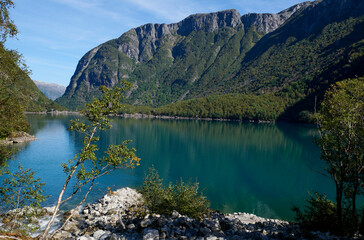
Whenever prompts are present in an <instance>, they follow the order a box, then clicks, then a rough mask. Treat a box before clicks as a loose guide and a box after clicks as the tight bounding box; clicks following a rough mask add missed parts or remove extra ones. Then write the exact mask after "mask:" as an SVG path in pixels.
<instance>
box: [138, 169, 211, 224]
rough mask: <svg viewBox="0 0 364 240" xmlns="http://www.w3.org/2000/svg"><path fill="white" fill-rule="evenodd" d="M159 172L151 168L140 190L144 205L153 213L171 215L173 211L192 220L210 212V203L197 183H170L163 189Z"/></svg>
mask: <svg viewBox="0 0 364 240" xmlns="http://www.w3.org/2000/svg"><path fill="white" fill-rule="evenodd" d="M162 182H163V180H162V179H160V178H159V174H158V171H157V170H156V169H155V168H154V167H151V168H149V171H148V173H146V174H145V176H144V181H143V185H142V186H141V187H140V188H139V189H138V190H139V192H140V193H141V194H142V195H143V198H144V204H145V206H146V207H147V208H148V210H149V211H150V212H152V213H157V214H165V215H170V214H171V213H172V211H173V210H176V211H177V212H179V213H180V214H183V215H187V216H189V217H191V218H197V219H200V218H202V217H203V216H204V215H205V214H207V213H208V212H209V202H208V201H207V200H206V197H204V196H203V194H202V193H201V192H200V191H199V186H198V185H199V184H198V183H197V182H191V181H188V182H186V183H185V182H183V181H182V179H181V180H180V181H177V182H176V183H175V184H172V183H170V184H169V186H168V187H167V188H164V187H163V183H162Z"/></svg>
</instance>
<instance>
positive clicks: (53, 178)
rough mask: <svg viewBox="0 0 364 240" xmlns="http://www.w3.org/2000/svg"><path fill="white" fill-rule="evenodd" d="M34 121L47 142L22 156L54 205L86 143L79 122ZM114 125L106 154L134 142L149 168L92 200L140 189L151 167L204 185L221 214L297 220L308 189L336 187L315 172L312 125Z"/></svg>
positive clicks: (102, 185) (103, 144)
mask: <svg viewBox="0 0 364 240" xmlns="http://www.w3.org/2000/svg"><path fill="white" fill-rule="evenodd" d="M28 118H29V121H30V123H31V125H32V133H33V134H35V135H36V137H37V138H38V139H39V140H38V141H35V142H32V143H31V144H29V146H28V147H27V148H26V149H24V150H22V151H21V152H20V153H19V154H18V155H17V157H18V159H19V161H21V162H22V164H23V165H25V167H26V168H33V170H35V171H37V175H38V176H39V177H41V178H42V179H43V181H44V182H46V183H47V185H46V194H49V195H52V196H51V198H50V199H49V200H48V204H52V203H53V202H54V201H55V196H56V194H58V193H59V191H60V187H61V184H63V181H64V178H65V175H64V173H63V171H62V168H61V166H60V164H61V163H63V162H65V161H67V160H68V159H72V158H73V157H74V155H75V154H76V153H77V152H78V151H79V149H81V147H82V138H81V136H80V135H79V134H77V133H74V132H69V131H67V127H68V126H69V120H70V119H73V118H78V116H76V117H73V116H42V115H38V116H28ZM112 124H113V128H112V129H111V130H110V131H106V132H101V133H100V145H99V147H100V151H99V153H100V154H102V152H104V151H105V150H106V148H107V146H109V145H110V144H119V143H121V141H123V140H126V139H131V140H132V141H133V142H132V143H130V146H133V147H135V148H136V149H137V155H138V157H141V166H140V167H137V168H136V169H135V170H117V171H115V172H114V173H112V174H111V175H108V176H105V177H103V178H102V179H100V180H99V184H98V186H97V188H99V189H100V190H101V191H98V190H95V191H94V192H93V194H92V196H91V198H90V199H89V201H94V200H96V199H97V198H98V197H101V196H102V195H104V192H103V191H104V189H106V187H108V186H110V187H112V188H114V189H115V188H120V187H124V186H129V187H136V186H138V185H139V184H140V183H141V182H142V179H143V176H144V171H146V170H147V168H148V167H150V166H151V165H154V166H155V168H156V169H157V170H158V171H159V173H160V176H161V177H162V178H164V179H165V183H166V184H167V183H168V182H169V181H173V182H174V181H176V180H179V179H180V178H181V177H182V178H183V179H184V180H185V181H187V180H188V179H190V178H191V179H192V180H195V179H196V180H197V181H198V182H199V183H200V187H201V188H206V191H205V195H207V197H208V199H209V200H210V201H211V206H212V207H213V208H215V209H219V210H223V211H228V212H233V211H242V212H253V211H254V212H255V213H256V214H258V215H261V216H264V217H281V218H291V219H292V216H293V213H291V211H290V204H291V203H295V204H297V205H298V206H302V205H303V204H304V200H303V199H304V198H305V197H306V194H307V191H308V190H312V189H315V190H318V191H326V190H327V189H329V188H330V187H329V180H327V179H324V178H323V177H322V176H321V175H319V174H316V173H314V172H312V171H311V170H310V169H309V168H308V167H307V165H310V166H312V167H315V168H317V169H322V162H321V161H319V151H318V148H317V147H316V146H315V145H314V143H313V142H312V135H314V132H315V128H314V127H311V126H300V125H291V124H277V125H275V124H254V123H239V122H212V121H183V120H180V121H174V120H158V119H153V120H152V119H138V120H136V119H120V118H115V119H114V122H113V123H112ZM15 165H16V164H15V163H14V164H12V166H13V167H16V166H15Z"/></svg>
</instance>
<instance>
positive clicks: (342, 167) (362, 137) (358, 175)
mask: <svg viewBox="0 0 364 240" xmlns="http://www.w3.org/2000/svg"><path fill="white" fill-rule="evenodd" d="M363 116H364V78H357V79H349V80H345V81H342V82H338V83H336V84H335V85H334V86H333V87H332V88H331V89H330V90H328V91H327V93H326V95H325V99H324V101H323V102H322V104H321V108H320V111H319V113H318V114H317V121H318V127H319V132H320V137H319V138H317V139H316V143H317V144H318V146H319V147H320V149H321V158H322V159H323V160H324V161H325V162H326V168H325V169H326V172H327V173H328V176H329V177H330V178H332V179H333V180H334V182H335V186H336V215H337V220H338V226H337V227H338V228H339V229H340V228H341V226H342V225H343V221H344V212H343V210H344V208H346V209H351V218H352V219H353V221H354V227H355V230H357V229H358V227H359V224H358V223H359V217H358V213H357V206H356V205H357V204H356V198H357V196H358V194H359V193H361V191H362V190H363V169H364V117H363ZM346 199H347V200H348V203H346V201H344V200H346Z"/></svg>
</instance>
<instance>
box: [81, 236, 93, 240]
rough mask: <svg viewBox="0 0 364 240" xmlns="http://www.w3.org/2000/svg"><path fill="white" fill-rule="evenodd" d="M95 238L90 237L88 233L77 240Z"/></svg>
mask: <svg viewBox="0 0 364 240" xmlns="http://www.w3.org/2000/svg"><path fill="white" fill-rule="evenodd" d="M93 239H95V238H93V237H90V236H88V235H84V236H81V237H78V238H77V240H93Z"/></svg>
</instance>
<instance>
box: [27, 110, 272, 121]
mask: <svg viewBox="0 0 364 240" xmlns="http://www.w3.org/2000/svg"><path fill="white" fill-rule="evenodd" d="M25 114H39V115H82V114H81V113H80V112H77V111H57V110H56V111H44V112H25ZM113 116H115V117H121V118H135V119H142V118H146V119H165V120H170V119H173V120H202V121H222V122H252V123H275V121H268V120H241V119H229V118H203V117H181V116H167V115H153V114H143V113H123V114H116V115H113Z"/></svg>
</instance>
